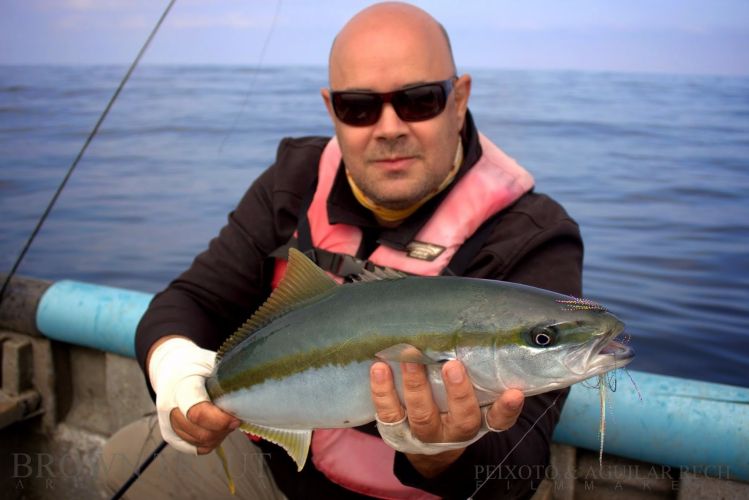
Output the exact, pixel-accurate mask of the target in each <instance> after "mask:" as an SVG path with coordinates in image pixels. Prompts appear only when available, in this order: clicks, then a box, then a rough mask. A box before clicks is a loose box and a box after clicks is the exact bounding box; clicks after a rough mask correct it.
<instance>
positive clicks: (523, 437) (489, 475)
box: [468, 392, 562, 500]
mask: <svg viewBox="0 0 749 500" xmlns="http://www.w3.org/2000/svg"><path fill="white" fill-rule="evenodd" d="M561 395H562V393H561V392H558V393H557V395H556V397H555V398H554V401H552V402H551V404H550V405H549V406H547V407H546V409H545V410H544V412H543V413H542V414H541V415H539V416H538V418H537V419H536V420H535V421H534V422H533V425H531V426H530V428H529V429H528V430H527V431H525V434H523V435H522V436H521V437H520V439H519V440H518V442H517V443H515V446H513V447H512V448H511V449H510V451H508V452H507V454H506V455H505V457H504V458H503V459H502V461H501V462H499V463H498V464H497V466H496V467H495V468H494V470H499V468H500V467H502V464H503V463H505V461H506V460H507V459H508V458H509V456H510V455H511V454H512V452H513V451H515V448H517V447H518V446H520V443H522V442H523V440H524V439H525V438H526V437H527V436H528V434H530V432H531V431H532V430H533V429H534V427H536V425H537V424H538V422H539V421H540V420H541V419H542V418H543V417H544V415H546V414H547V413H548V412H549V410H551V408H552V407H553V406H555V405H556V404H557V400H559V396H561ZM491 476H492V474H488V475H487V476H486V479H484V480H483V481H482V482H481V484H480V485H479V486H478V488H476V489H475V490H474V491H473V493H471V496H469V497H468V500H473V497H475V496H476V493H478V492H479V490H480V489H481V488H483V487H484V485H485V484H486V483H488V482H489V479H491Z"/></svg>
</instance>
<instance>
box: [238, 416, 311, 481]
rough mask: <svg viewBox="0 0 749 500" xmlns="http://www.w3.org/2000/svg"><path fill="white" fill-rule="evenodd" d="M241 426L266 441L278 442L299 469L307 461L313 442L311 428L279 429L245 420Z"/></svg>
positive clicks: (298, 469) (248, 432) (243, 429)
mask: <svg viewBox="0 0 749 500" xmlns="http://www.w3.org/2000/svg"><path fill="white" fill-rule="evenodd" d="M239 428H240V429H241V430H242V431H244V432H246V433H247V434H254V435H255V436H260V437H261V438H263V439H265V440H266V441H270V442H271V443H274V444H277V445H278V446H280V447H281V448H283V449H284V450H286V453H288V454H289V456H290V457H291V459H292V460H294V462H295V463H296V466H297V471H300V470H302V468H303V467H304V463H305V462H306V461H307V455H308V454H309V446H310V443H311V442H312V430H311V429H301V430H299V429H278V428H276V427H268V426H265V425H260V424H253V423H250V422H244V423H242V425H240V426H239Z"/></svg>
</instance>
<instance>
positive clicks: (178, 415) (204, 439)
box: [169, 401, 240, 455]
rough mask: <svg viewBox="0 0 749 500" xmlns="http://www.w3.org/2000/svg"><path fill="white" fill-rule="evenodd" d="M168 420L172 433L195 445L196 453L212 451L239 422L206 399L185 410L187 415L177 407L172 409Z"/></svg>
mask: <svg viewBox="0 0 749 500" xmlns="http://www.w3.org/2000/svg"><path fill="white" fill-rule="evenodd" d="M169 421H170V423H171V425H172V429H173V430H174V433H175V434H177V436H179V437H180V438H182V439H183V440H184V441H186V442H188V443H189V444H191V445H193V446H195V448H196V449H197V451H198V455H204V454H206V453H210V452H211V451H213V449H214V448H216V447H217V446H218V445H220V444H221V442H222V441H223V440H224V438H226V436H228V435H229V433H231V432H232V431H234V430H235V429H236V428H237V427H239V424H240V421H239V419H237V418H236V417H233V416H231V415H229V414H228V413H226V412H225V411H223V410H221V409H220V408H219V407H218V406H215V405H213V404H212V403H210V402H208V401H203V402H202V403H198V404H196V405H195V406H193V407H192V408H190V409H189V410H187V417H185V416H184V415H183V414H182V412H181V411H180V409H179V408H174V409H172V411H171V412H170V414H169Z"/></svg>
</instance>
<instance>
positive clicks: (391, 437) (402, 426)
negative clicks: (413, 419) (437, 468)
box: [375, 415, 489, 455]
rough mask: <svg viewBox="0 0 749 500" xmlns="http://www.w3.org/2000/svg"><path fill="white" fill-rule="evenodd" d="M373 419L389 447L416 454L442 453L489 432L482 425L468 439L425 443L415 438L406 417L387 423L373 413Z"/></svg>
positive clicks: (464, 444) (476, 439)
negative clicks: (456, 441)
mask: <svg viewBox="0 0 749 500" xmlns="http://www.w3.org/2000/svg"><path fill="white" fill-rule="evenodd" d="M375 420H377V430H378V431H379V432H380V436H381V437H382V440H383V441H385V442H386V443H387V444H388V445H389V446H390V447H391V448H393V449H395V450H397V451H400V452H402V453H414V454H418V455H436V454H437V453H442V452H443V451H447V450H457V449H460V448H466V447H467V446H468V445H470V444H473V443H475V442H476V441H478V440H479V439H481V438H482V437H483V436H484V434H486V433H487V432H489V430H488V429H486V428H485V427H483V426H482V427H481V429H479V431H478V432H477V433H476V435H475V436H474V437H473V438H472V439H469V440H468V441H462V442H458V443H425V442H423V441H420V440H419V439H417V438H416V437H415V436H414V435H413V434H412V433H411V428H410V427H409V426H408V419H407V417H403V418H402V419H401V420H399V421H397V422H392V423H387V422H382V421H381V420H380V419H379V418H378V417H377V416H376V415H375ZM484 421H485V420H484Z"/></svg>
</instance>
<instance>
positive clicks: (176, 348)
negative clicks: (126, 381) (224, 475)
mask: <svg viewBox="0 0 749 500" xmlns="http://www.w3.org/2000/svg"><path fill="white" fill-rule="evenodd" d="M215 357H216V353H215V352H213V351H209V350H207V349H201V348H200V347H198V346H197V345H195V344H194V343H193V342H192V341H190V340H188V339H187V338H184V337H173V338H169V339H167V340H165V341H163V342H162V343H161V344H159V345H157V346H156V348H155V349H154V350H153V352H152V353H151V355H150V358H149V362H148V374H149V379H150V380H151V385H152V386H153V388H154V391H156V411H157V416H158V420H159V429H160V430H161V435H162V437H163V438H164V440H165V441H166V442H167V443H169V444H170V445H172V446H173V447H174V448H175V449H177V450H179V451H181V452H183V453H190V454H193V455H195V454H203V453H208V452H210V451H211V450H212V449H213V448H215V447H216V446H218V445H219V444H220V443H221V441H223V439H224V438H225V437H226V435H227V434H228V433H229V432H231V431H232V430H234V429H236V428H237V427H238V426H239V424H240V422H239V420H238V419H236V418H235V417H233V416H231V415H229V414H228V413H225V412H223V411H222V410H220V409H219V408H218V407H216V406H214V405H213V404H211V403H210V401H209V398H208V393H207V392H206V389H205V379H206V377H208V376H209V375H210V374H211V371H212V370H213V365H214V360H215Z"/></svg>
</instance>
